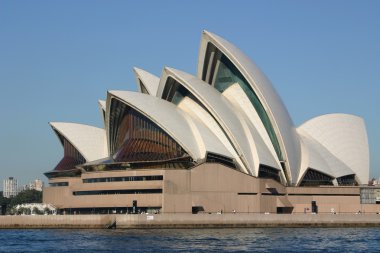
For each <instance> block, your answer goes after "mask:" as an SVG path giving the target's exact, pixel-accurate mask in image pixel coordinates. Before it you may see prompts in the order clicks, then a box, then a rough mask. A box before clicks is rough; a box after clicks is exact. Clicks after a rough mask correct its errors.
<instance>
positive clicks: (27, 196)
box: [9, 190, 42, 208]
mask: <svg viewBox="0 0 380 253" xmlns="http://www.w3.org/2000/svg"><path fill="white" fill-rule="evenodd" d="M27 203H42V192H40V191H36V190H25V191H22V192H20V193H19V194H17V196H15V197H13V198H11V200H10V203H9V207H11V208H12V207H14V206H16V205H21V204H27Z"/></svg>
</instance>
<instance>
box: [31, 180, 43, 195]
mask: <svg viewBox="0 0 380 253" xmlns="http://www.w3.org/2000/svg"><path fill="white" fill-rule="evenodd" d="M43 187H44V183H43V182H42V180H41V179H35V180H34V181H32V182H30V183H29V189H30V190H36V191H40V192H42V188H43Z"/></svg>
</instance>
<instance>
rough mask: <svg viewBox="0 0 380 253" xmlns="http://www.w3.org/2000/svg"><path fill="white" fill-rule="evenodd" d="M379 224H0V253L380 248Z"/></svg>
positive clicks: (322, 250)
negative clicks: (171, 226) (112, 226)
mask: <svg viewBox="0 0 380 253" xmlns="http://www.w3.org/2000/svg"><path fill="white" fill-rule="evenodd" d="M379 250H380V228H252V229H248V228H247V229H236V228H235V229H125V230H123V229H116V230H95V229H94V230H92V229H87V230H86V229H83V230H75V229H70V230H66V229H19V230H17V229H8V230H7V229H4V230H1V231H0V251H1V252H71V253H72V252H247V251H249V252H379Z"/></svg>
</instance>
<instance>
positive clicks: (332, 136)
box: [43, 31, 380, 213]
mask: <svg viewBox="0 0 380 253" xmlns="http://www.w3.org/2000/svg"><path fill="white" fill-rule="evenodd" d="M134 73H135V76H136V82H137V87H138V92H132V91H115V90H111V91H108V92H107V99H106V101H102V100H100V101H99V109H100V112H101V116H102V120H103V123H104V124H103V127H102V128H98V127H94V126H88V125H83V124H75V123H63V122H51V123H50V125H51V127H52V129H53V131H54V132H55V134H56V135H57V136H58V139H59V141H60V142H61V144H62V146H63V149H64V156H63V158H62V160H61V161H60V162H59V163H58V165H57V166H56V167H55V168H54V169H53V170H51V171H49V172H46V173H45V175H46V176H47V177H48V179H49V187H47V188H45V189H44V194H43V196H44V202H45V203H50V204H53V205H55V206H56V207H57V208H58V209H59V210H60V211H61V212H62V213H63V212H64V213H109V212H114V213H115V212H116V213H126V212H128V213H130V212H162V213H197V212H217V211H223V212H242V213H243V212H244V213H247V212H252V213H267V212H269V213H297V212H331V211H332V210H333V211H334V212H341V213H343V212H357V211H358V210H360V211H362V212H376V211H377V209H379V208H377V207H380V206H376V205H375V202H374V200H373V193H368V191H365V188H363V187H362V186H363V185H364V184H367V182H368V178H369V148H368V139H367V133H366V128H365V124H364V121H363V119H361V118H360V117H357V116H353V115H348V114H328V115H322V116H319V117H316V118H313V119H310V120H309V121H307V122H305V123H303V124H302V125H300V126H295V125H294V124H293V121H292V119H291V117H290V115H289V113H288V111H287V109H286V107H285V105H284V103H283V102H282V100H281V98H280V97H279V96H278V94H277V92H276V91H275V90H274V88H273V86H272V84H271V82H270V81H269V80H268V78H267V77H266V76H265V75H264V74H263V73H262V72H261V70H260V69H259V68H258V67H257V66H256V65H255V63H254V62H252V60H251V59H249V58H248V57H247V56H246V55H244V54H243V53H242V51H240V50H239V49H238V48H236V47H235V46H234V45H232V44H231V43H230V42H228V41H227V40H225V39H223V38H221V37H219V36H217V35H215V34H213V33H210V32H207V31H204V32H203V33H202V38H201V44H200V50H199V58H198V68H197V75H196V76H193V75H191V74H188V73H185V72H183V71H180V70H177V69H174V68H168V67H165V68H164V69H163V72H162V74H161V77H157V76H155V75H153V74H150V73H148V72H146V71H144V70H141V69H137V68H135V69H134ZM367 188H368V187H367ZM371 194H372V195H371ZM379 210H380V209H379Z"/></svg>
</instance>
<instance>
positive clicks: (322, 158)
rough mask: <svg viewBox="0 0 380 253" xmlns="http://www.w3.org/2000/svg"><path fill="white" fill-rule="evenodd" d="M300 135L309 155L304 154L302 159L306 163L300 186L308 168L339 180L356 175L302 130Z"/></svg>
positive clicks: (300, 178) (302, 170) (301, 171)
mask: <svg viewBox="0 0 380 253" xmlns="http://www.w3.org/2000/svg"><path fill="white" fill-rule="evenodd" d="M298 132H299V133H300V137H301V141H302V142H303V144H304V145H305V148H306V150H303V152H307V154H305V153H303V154H302V159H305V160H306V162H305V163H303V164H305V165H304V167H301V170H300V176H299V179H298V184H300V183H301V180H302V176H303V175H304V174H305V172H306V171H307V169H308V168H311V169H314V170H316V171H320V172H322V173H324V174H326V175H329V176H331V177H333V178H339V177H343V176H348V175H353V174H355V172H354V171H352V169H350V167H348V166H347V165H346V164H345V163H344V162H342V161H341V160H340V159H339V158H337V157H336V156H335V155H333V154H332V153H331V152H330V151H329V150H328V149H327V148H325V147H324V146H323V145H322V144H321V143H319V142H318V141H316V140H315V139H314V138H313V137H311V136H309V135H308V134H307V133H305V132H304V131H302V130H299V131H298Z"/></svg>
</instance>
